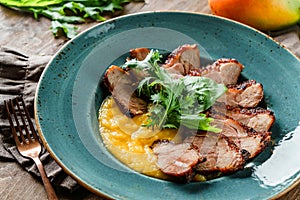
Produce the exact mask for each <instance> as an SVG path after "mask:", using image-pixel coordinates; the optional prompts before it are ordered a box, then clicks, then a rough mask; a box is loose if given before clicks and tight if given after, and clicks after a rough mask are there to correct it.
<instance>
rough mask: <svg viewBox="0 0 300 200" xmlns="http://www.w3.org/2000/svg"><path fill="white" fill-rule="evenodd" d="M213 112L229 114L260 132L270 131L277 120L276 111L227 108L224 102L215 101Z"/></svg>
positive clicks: (211, 110)
mask: <svg viewBox="0 0 300 200" xmlns="http://www.w3.org/2000/svg"><path fill="white" fill-rule="evenodd" d="M210 112H211V113H217V114H222V115H225V116H228V117H230V118H232V119H234V120H236V121H238V122H239V123H241V124H243V125H245V126H248V127H250V128H253V129H254V130H255V131H258V132H266V131H269V130H270V128H271V127H272V125H273V124H274V122H275V116H274V113H273V112H272V111H270V110H267V109H264V108H259V107H256V108H252V109H247V108H232V109H230V108H227V106H226V105H224V104H222V103H215V104H214V105H213V106H212V107H211V109H210Z"/></svg>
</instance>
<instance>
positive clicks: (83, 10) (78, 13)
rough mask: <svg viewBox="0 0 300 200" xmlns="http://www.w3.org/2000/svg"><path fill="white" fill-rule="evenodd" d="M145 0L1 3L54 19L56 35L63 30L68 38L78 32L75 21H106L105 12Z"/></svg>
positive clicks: (9, 0) (10, 0) (11, 0)
mask: <svg viewBox="0 0 300 200" xmlns="http://www.w3.org/2000/svg"><path fill="white" fill-rule="evenodd" d="M131 1H143V0H75V1H69V0H22V1H20V0H0V4H2V5H4V6H7V7H9V8H17V9H20V10H24V11H27V12H31V13H33V15H34V18H35V19H38V17H39V16H40V15H42V16H45V17H47V18H49V19H51V20H52V24H51V27H50V29H51V30H52V32H53V34H54V35H55V36H58V34H57V33H58V30H62V32H63V33H65V34H66V36H67V37H68V38H73V37H74V36H75V35H76V34H77V30H78V28H75V26H74V25H72V24H75V23H83V22H85V19H86V18H91V19H92V20H96V21H105V20H106V19H105V17H103V16H102V14H103V13H104V12H115V10H122V9H123V5H124V4H125V3H128V2H131Z"/></svg>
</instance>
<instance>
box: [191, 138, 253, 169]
mask: <svg viewBox="0 0 300 200" xmlns="http://www.w3.org/2000/svg"><path fill="white" fill-rule="evenodd" d="M185 142H190V143H192V144H193V145H195V146H197V147H198V149H199V151H200V152H201V155H203V157H205V158H206V160H205V161H204V162H201V163H198V164H197V166H196V167H195V170H196V171H198V172H199V173H201V174H210V173H212V172H222V173H224V174H227V173H232V172H235V171H237V170H240V169H242V168H243V167H244V164H245V162H246V159H247V156H246V155H247V154H245V153H244V152H245V151H242V150H241V149H240V148H239V147H237V145H236V144H235V143H234V142H233V141H232V140H231V139H229V138H228V137H226V136H225V135H223V134H216V133H199V134H197V135H195V136H190V137H188V138H187V139H186V140H185Z"/></svg>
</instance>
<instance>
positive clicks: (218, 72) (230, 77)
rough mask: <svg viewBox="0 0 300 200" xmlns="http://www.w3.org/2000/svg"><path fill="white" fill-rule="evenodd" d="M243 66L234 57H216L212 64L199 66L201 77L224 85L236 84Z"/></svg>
mask: <svg viewBox="0 0 300 200" xmlns="http://www.w3.org/2000/svg"><path fill="white" fill-rule="evenodd" d="M243 69H244V66H243V65H242V64H241V63H239V62H238V61H237V60H235V59H225V58H222V59H218V60H217V61H215V62H214V63H213V64H212V65H209V66H207V67H204V68H200V74H201V76H203V77H207V78H210V79H213V80H214V81H216V82H217V83H223V84H225V85H232V84H236V83H237V80H238V78H239V76H240V74H241V72H242V70H243Z"/></svg>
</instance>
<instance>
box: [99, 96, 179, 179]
mask: <svg viewBox="0 0 300 200" xmlns="http://www.w3.org/2000/svg"><path fill="white" fill-rule="evenodd" d="M98 121H99V129H100V134H101V136H102V139H103V142H104V144H105V145H106V148H107V149H108V150H109V151H110V152H111V153H112V154H113V155H114V156H115V157H116V158H117V159H118V160H120V161H121V162H122V163H124V164H125V165H127V166H128V167H130V168H131V169H133V170H135V171H137V172H140V173H143V174H146V175H149V176H153V177H156V178H161V179H167V176H166V175H165V174H163V173H162V172H161V171H160V170H159V168H158V167H157V166H156V159H157V158H156V156H155V155H154V154H153V152H152V149H151V148H150V146H151V145H152V144H153V142H154V141H156V140H159V139H168V140H173V141H175V142H177V141H179V140H180V138H179V134H177V132H178V130H176V129H162V130H153V129H152V128H147V127H143V126H142V125H143V124H146V121H147V115H146V114H143V115H138V116H135V117H133V118H130V117H127V116H126V115H124V114H123V113H122V112H121V110H120V109H119V107H118V105H117V104H116V103H115V101H114V100H113V98H107V99H106V100H105V101H104V102H103V104H102V106H101V108H100V110H99V118H98Z"/></svg>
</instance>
